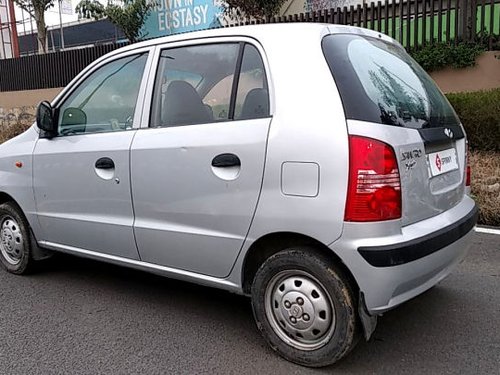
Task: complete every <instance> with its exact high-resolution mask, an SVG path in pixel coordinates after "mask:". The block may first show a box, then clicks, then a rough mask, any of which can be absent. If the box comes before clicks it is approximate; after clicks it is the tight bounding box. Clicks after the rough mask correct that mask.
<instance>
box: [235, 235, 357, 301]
mask: <svg viewBox="0 0 500 375" xmlns="http://www.w3.org/2000/svg"><path fill="white" fill-rule="evenodd" d="M292 246H295V247H296V246H307V247H310V248H313V249H314V251H315V252H317V253H318V254H319V255H322V256H324V257H326V258H327V259H329V260H330V261H332V262H333V263H335V264H336V265H337V266H338V267H340V268H341V270H342V271H343V273H344V274H345V275H346V277H347V278H348V281H349V282H350V283H351V286H352V287H353V289H354V290H355V292H356V293H358V292H359V285H358V283H357V282H356V279H355V278H354V276H353V274H352V272H351V271H350V270H349V268H347V266H346V265H345V263H344V262H342V260H341V259H340V257H339V256H338V255H337V254H335V252H333V251H332V250H331V249H330V248H329V247H328V246H326V245H325V244H324V243H322V242H320V241H318V240H316V239H314V238H312V237H310V236H307V235H304V234H301V233H295V232H275V233H269V234H266V235H264V236H262V237H261V238H259V239H258V240H256V241H255V242H254V243H252V245H251V246H250V248H249V249H248V251H247V252H246V254H245V259H244V261H243V267H242V276H241V277H242V280H241V285H242V289H243V293H245V294H250V290H251V287H252V282H253V279H254V277H255V274H256V273H257V270H258V269H259V267H260V266H261V265H262V263H263V262H264V261H265V260H266V259H268V258H269V257H270V256H272V255H274V254H276V253H278V252H280V251H282V250H285V249H287V248H289V247H292Z"/></svg>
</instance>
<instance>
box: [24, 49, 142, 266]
mask: <svg viewBox="0 0 500 375" xmlns="http://www.w3.org/2000/svg"><path fill="white" fill-rule="evenodd" d="M148 52H149V51H148V49H142V50H138V51H133V52H129V53H125V54H121V55H119V57H113V58H110V59H108V60H107V61H104V62H102V63H101V64H99V65H98V66H97V67H96V68H95V69H93V70H92V71H91V72H89V73H88V74H87V75H86V76H85V78H83V79H81V80H80V81H79V82H78V83H76V84H75V85H74V86H73V87H74V88H70V89H69V91H67V93H66V95H64V96H63V98H62V99H61V100H59V101H58V102H57V103H55V116H56V118H57V121H58V133H57V136H55V137H53V138H50V139H48V138H40V139H39V140H38V142H37V144H36V146H35V149H34V154H33V186H34V193H35V199H36V208H37V215H38V219H39V222H40V225H41V229H42V238H40V239H39V240H42V244H43V245H44V246H47V247H49V248H54V249H59V250H70V251H71V250H73V251H94V252H100V253H106V254H110V255H115V256H120V257H126V258H131V259H138V258H139V256H138V252H137V247H136V244H135V240H134V233H133V227H132V226H133V220H134V215H133V208H132V201H131V191H130V146H131V143H132V139H133V138H134V135H135V133H136V131H137V129H136V128H137V125H138V124H139V122H140V120H139V119H140V116H141V113H140V111H138V110H136V109H137V108H142V97H143V95H140V93H141V92H144V90H145V86H146V80H145V79H143V76H144V72H145V68H146V66H147V63H148V55H149V53H148Z"/></svg>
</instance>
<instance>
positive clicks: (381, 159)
mask: <svg viewBox="0 0 500 375" xmlns="http://www.w3.org/2000/svg"><path fill="white" fill-rule="evenodd" d="M400 217H401V181H400V179H399V169H398V163H397V160H396V154H395V153H394V150H393V148H392V147H391V146H389V145H388V144H385V143H384V142H381V141H377V140H375V139H371V138H365V137H360V136H356V135H351V136H349V186H348V189H347V203H346V209H345V216H344V220H345V221H358V222H359V221H381V220H392V219H399V218H400Z"/></svg>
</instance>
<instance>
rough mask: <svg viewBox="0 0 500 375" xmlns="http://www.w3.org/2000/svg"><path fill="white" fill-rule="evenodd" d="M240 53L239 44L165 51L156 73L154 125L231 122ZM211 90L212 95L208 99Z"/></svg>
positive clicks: (153, 106)
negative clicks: (232, 101)
mask: <svg viewBox="0 0 500 375" xmlns="http://www.w3.org/2000/svg"><path fill="white" fill-rule="evenodd" d="M238 53H239V44H238V43H220V44H205V45H197V46H188V47H179V48H172V49H166V50H163V51H162V52H161V55H160V61H159V65H158V70H157V73H156V81H155V88H154V95H153V102H152V116H151V120H150V126H151V127H169V126H182V125H193V124H204V123H210V122H215V121H225V120H227V119H228V118H229V106H230V101H231V92H232V86H233V77H234V73H235V71H236V65H237V64H236V63H237V60H238ZM229 76H231V77H230V78H228V79H226V78H227V77H229ZM221 81H222V82H221ZM215 87H217V88H216V90H215V91H213V89H214V88H215ZM209 91H212V94H211V95H210V96H209V97H207V93H208V92H209Z"/></svg>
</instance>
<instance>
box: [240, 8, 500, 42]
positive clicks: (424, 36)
mask: <svg viewBox="0 0 500 375" xmlns="http://www.w3.org/2000/svg"><path fill="white" fill-rule="evenodd" d="M283 22H324V23H335V24H342V25H351V26H359V27H364V28H368V29H371V30H376V31H380V32H382V33H385V34H388V35H389V36H391V37H392V38H394V39H396V40H398V41H399V42H400V43H401V44H402V45H403V46H404V47H405V48H407V49H412V48H419V47H421V46H424V45H425V44H432V43H435V42H446V43H457V42H458V41H460V40H464V41H475V40H477V38H481V39H482V41H486V44H487V47H489V49H492V48H493V45H494V43H495V42H496V41H497V40H498V34H500V0H409V1H399V2H396V0H394V1H389V0H385V1H378V2H371V3H369V4H368V3H365V4H363V5H357V6H356V7H355V6H350V7H343V8H332V9H325V10H323V11H318V12H312V13H300V14H294V15H289V16H282V17H271V18H265V19H253V20H243V21H240V22H236V23H234V24H232V25H231V26H241V25H249V24H261V23H283Z"/></svg>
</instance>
